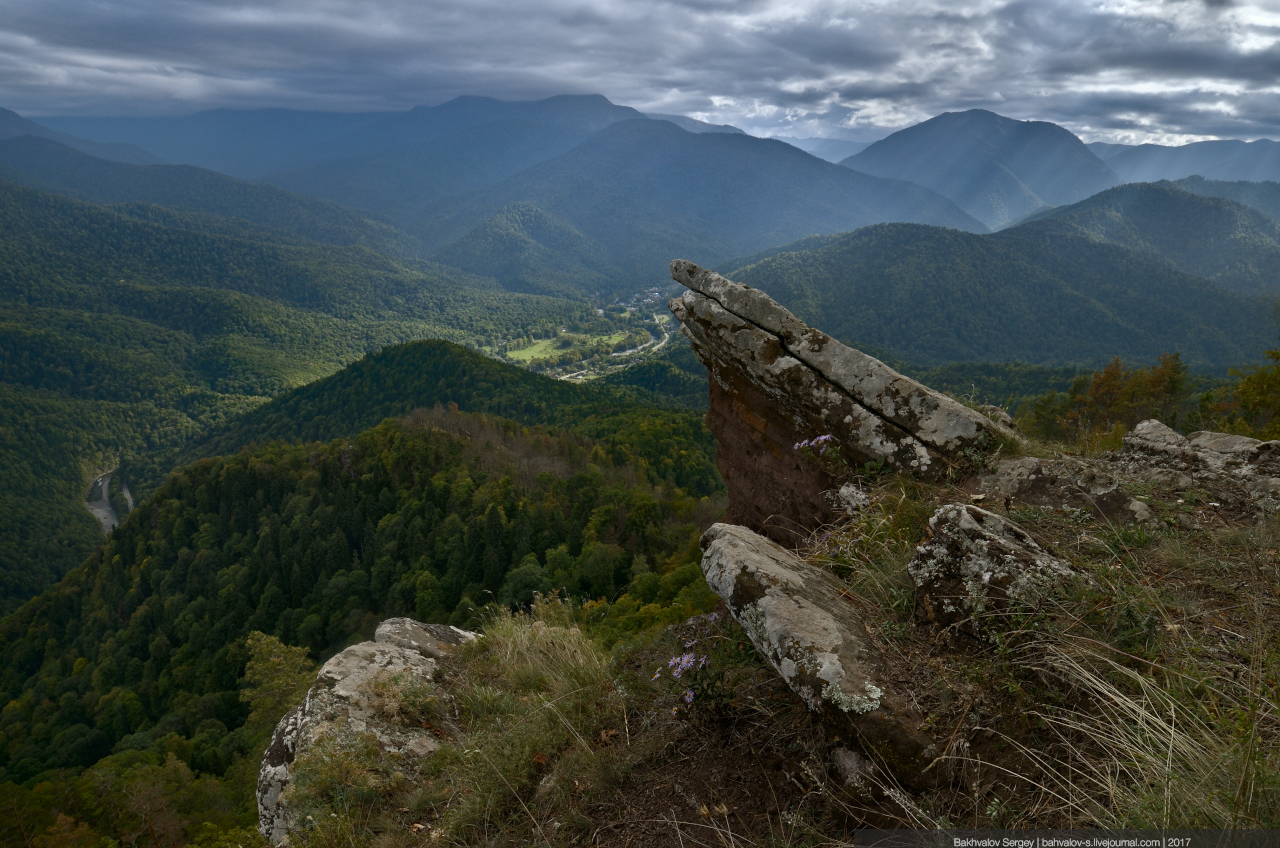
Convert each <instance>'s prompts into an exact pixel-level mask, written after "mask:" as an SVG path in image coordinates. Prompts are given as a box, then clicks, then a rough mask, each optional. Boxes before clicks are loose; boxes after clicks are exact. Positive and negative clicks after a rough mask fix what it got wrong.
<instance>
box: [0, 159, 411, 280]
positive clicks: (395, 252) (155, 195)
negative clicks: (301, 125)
mask: <svg viewBox="0 0 1280 848" xmlns="http://www.w3.org/2000/svg"><path fill="white" fill-rule="evenodd" d="M0 179H3V180H8V181H9V182H13V183H18V184H21V185H26V186H29V187H31V188H37V189H41V190H43V191H51V192H56V193H58V194H66V195H69V196H71V197H76V198H79V199H81V200H91V201H93V202H95V203H153V204H155V205H157V206H165V207H168V208H171V209H180V210H186V211H191V212H203V213H205V214H208V215H216V216H219V217H223V218H236V219H243V220H246V221H252V222H253V223H255V224H259V225H260V226H263V227H269V228H271V229H274V230H279V231H280V232H282V233H289V234H291V235H295V236H300V237H302V238H306V239H310V240H312V241H318V242H323V243H325V244H336V245H360V246H363V247H369V248H372V249H374V250H377V251H381V252H382V253H386V254H389V255H392V256H400V257H410V256H414V255H416V254H417V252H418V250H417V241H416V240H415V239H414V238H413V237H412V236H409V235H407V234H406V233H402V232H400V231H399V230H397V229H395V228H394V227H391V226H389V225H387V224H384V223H381V222H379V221H374V220H371V219H370V218H368V217H367V216H365V215H362V214H360V213H358V212H354V211H352V210H350V209H344V208H343V207H341V206H338V205H337V204H335V203H331V202H329V201H327V200H318V199H316V198H314V197H306V196H304V195H300V194H294V193H292V192H289V191H285V190H284V189H280V188H276V187H275V186H269V185H261V184H259V183H250V182H245V181H244V180H238V179H236V178H234V177H228V176H227V175H225V174H220V173H218V172H217V171H209V170H205V169H204V168H196V167H194V166H191V165H128V164H125V163H123V162H108V161H106V160H104V159H98V158H96V157H93V156H89V155H87V154H85V153H81V152H80V151H78V150H72V149H71V148H70V147H67V146H65V145H62V144H59V143H58V142H56V141H51V140H49V139H45V138H36V137H35V136H22V137H20V138H11V139H5V140H3V141H0Z"/></svg>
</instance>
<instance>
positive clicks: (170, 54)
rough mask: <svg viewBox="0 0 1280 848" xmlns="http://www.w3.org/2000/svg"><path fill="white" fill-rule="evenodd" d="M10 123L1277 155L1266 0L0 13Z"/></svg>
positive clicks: (328, 6) (335, 2)
mask: <svg viewBox="0 0 1280 848" xmlns="http://www.w3.org/2000/svg"><path fill="white" fill-rule="evenodd" d="M5 7H6V11H5V15H4V16H3V20H0V105H3V106H6V107H8V108H11V109H15V110H17V111H19V112H21V113H23V114H29V115H49V114H81V115H89V114H98V115H104V114H158V113H159V114H164V113H170V114H172V113H177V114H183V113H189V112H193V111H197V110H199V109H206V108H215V107H235V108H254V107H263V106H284V107H292V108H304V109H326V110H328V109H333V110H344V111H347V110H381V109H404V108H408V107H410V106H414V105H418V104H434V103H439V102H443V101H444V100H447V99H449V98H451V97H454V96H456V95H459V94H486V95H491V96H494V97H500V98H504V99H529V98H536V97H543V96H547V95H551V94H561V93H601V94H604V95H606V96H607V97H609V98H610V99H611V100H613V101H614V102H615V103H622V104H625V105H628V106H635V107H636V108H639V109H641V110H644V111H652V112H669V113H682V114H688V115H692V116H694V117H698V118H702V119H703V120H708V121H713V122H715V123H732V124H736V125H738V126H740V127H743V128H744V129H746V130H748V131H750V132H754V133H757V134H762V135H763V134H780V135H802V136H803V135H825V136H833V137H843V138H852V139H859V138H862V139H869V138H878V137H880V136H882V135H884V134H885V133H886V132H887V131H889V130H891V129H894V128H898V127H901V126H904V125H907V124H910V123H915V122H917V121H919V120H923V119H925V118H928V117H931V116H933V115H936V114H938V113H939V112H944V111H951V110H960V109H970V108H987V109H991V110H993V111H997V112H1000V113H1001V114H1005V115H1008V116H1010V117H1015V118H1024V119H1028V118H1036V119H1043V120H1050V121H1055V122H1057V123H1060V124H1063V125H1064V126H1067V127H1068V128H1070V129H1072V130H1074V131H1075V132H1077V133H1078V134H1080V135H1081V136H1083V137H1084V138H1085V139H1086V140H1103V141H1124V142H1136V141H1157V142H1165V143H1181V142H1186V141H1193V140H1198V139H1202V138H1217V137H1223V138H1249V139H1252V138H1258V137H1274V138H1280V0H1261V2H1259V1H1258V0H1255V2H1248V3H1246V2H1237V3H1231V2H1223V0H1211V2H1205V0H1076V2H1070V0H1012V2H1001V1H998V0H989V1H988V2H984V0H952V1H951V2H944V1H943V0H884V1H883V2H881V0H871V2H840V0H519V2H516V0H501V2H499V1H498V0H451V2H441V0H127V1H126V0H8V2H6V4H5Z"/></svg>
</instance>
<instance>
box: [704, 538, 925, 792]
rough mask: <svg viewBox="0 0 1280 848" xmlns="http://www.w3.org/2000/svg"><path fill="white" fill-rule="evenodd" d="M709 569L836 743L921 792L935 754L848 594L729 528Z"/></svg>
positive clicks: (754, 638)
mask: <svg viewBox="0 0 1280 848" xmlns="http://www.w3.org/2000/svg"><path fill="white" fill-rule="evenodd" d="M702 549H703V556H702V571H703V574H704V575H705V576H706V578H707V585H709V586H710V587H711V588H712V589H713V590H714V591H715V592H716V594H718V595H719V596H720V597H721V598H723V599H724V602H725V604H726V605H727V606H728V607H729V611H730V612H731V613H732V614H733V617H734V618H735V619H736V620H737V621H738V622H739V623H740V624H741V625H742V627H743V629H744V630H745V631H746V633H747V635H748V637H749V638H750V639H751V643H752V644H753V645H754V646H755V648H756V650H757V651H758V652H759V653H760V655H761V656H763V657H764V658H765V659H766V660H768V662H769V663H770V665H772V666H773V668H774V669H776V670H777V672H778V674H780V675H782V679H783V680H785V681H786V683H787V685H788V686H789V687H791V689H792V691H794V692H795V693H796V694H798V695H799V696H800V697H801V699H803V700H804V702H805V704H806V705H808V707H809V708H810V709H811V710H813V711H814V712H815V713H817V714H818V715H819V716H821V718H822V721H823V723H824V724H825V725H826V726H827V727H828V729H829V731H830V733H829V736H828V740H829V741H830V742H833V743H840V742H842V741H846V742H848V743H850V744H853V745H855V746H856V747H858V748H859V749H861V750H863V751H865V752H867V753H868V754H870V755H871V757H872V760H873V761H874V762H878V763H881V764H883V765H885V766H887V767H888V768H889V769H890V770H891V771H892V772H893V774H894V776H895V777H896V778H897V779H898V780H900V781H902V782H903V783H904V784H906V785H907V786H914V787H919V786H921V785H922V784H923V782H924V781H925V769H926V768H927V767H928V765H929V763H930V762H932V761H933V759H934V758H935V756H936V749H935V746H934V742H933V740H932V739H931V738H930V737H929V736H928V735H926V734H925V733H923V732H922V731H921V730H920V729H919V728H920V723H921V721H922V718H923V717H922V716H920V715H919V714H918V711H917V710H916V709H915V708H914V707H913V706H912V705H911V704H910V703H909V702H908V701H907V699H905V698H903V697H902V696H901V695H900V694H899V693H897V692H895V691H893V687H892V686H891V685H890V683H889V679H888V678H889V675H888V672H887V670H886V667H885V664H884V661H883V659H882V657H881V656H880V654H879V652H878V651H877V650H876V648H875V646H874V645H873V644H872V642H871V640H870V639H869V638H868V636H867V632H868V631H867V629H866V625H865V623H864V622H863V621H862V620H861V618H860V617H859V615H858V613H857V610H856V609H855V607H854V606H853V605H851V604H850V603H849V601H848V600H847V597H846V596H847V592H846V591H845V590H844V589H842V588H841V587H840V585H839V583H838V582H837V581H836V579H835V577H834V576H833V575H832V574H831V573H830V572H828V571H826V570H825V569H822V568H819V567H817V566H813V565H810V564H808V563H806V562H804V561H802V560H800V559H799V558H797V557H796V556H795V555H794V554H792V553H790V552H788V551H787V550H785V549H783V548H782V547H780V546H779V545H778V544H777V543H775V542H772V541H770V540H769V539H767V538H765V537H763V536H761V535H759V534H757V533H754V532H752V531H751V530H748V529H747V528H745V527H740V526H735V525H731V524H714V525H712V526H711V529H710V530H708V531H707V532H706V533H705V534H704V535H703V537H702Z"/></svg>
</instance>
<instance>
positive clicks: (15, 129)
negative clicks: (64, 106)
mask: <svg viewBox="0 0 1280 848" xmlns="http://www.w3.org/2000/svg"><path fill="white" fill-rule="evenodd" d="M24 135H33V136H36V137H37V138H47V139H51V140H53V141H56V142H59V143H60V144H65V145H67V146H68V147H72V148H75V149H76V150H79V151H81V152H82V153H87V154H89V155H90V156H97V157H98V158H100V159H109V160H111V161H113V162H128V163H130V164H133V165H153V164H159V163H161V162H163V161H164V160H163V159H161V158H160V157H159V156H156V155H154V154H152V153H149V152H148V151H146V150H143V149H142V148H140V147H137V146H135V145H132V144H119V143H106V144H104V143H102V142H98V141H90V140H88V139H85V138H78V137H76V136H74V135H67V134H66V133H60V132H57V131H56V130H51V129H49V128H48V127H45V126H42V125H40V124H37V123H36V122H35V121H30V120H27V119H26V118H24V117H22V116H21V115H19V114H18V113H17V112H11V111H9V110H8V109H0V139H4V138H18V137H19V136H24Z"/></svg>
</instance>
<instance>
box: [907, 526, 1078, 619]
mask: <svg viewBox="0 0 1280 848" xmlns="http://www.w3.org/2000/svg"><path fill="white" fill-rule="evenodd" d="M929 530H930V537H929V538H928V539H926V540H925V541H924V542H923V543H921V544H920V546H919V547H917V548H916V554H915V556H914V557H912V559H911V562H909V563H907V572H908V573H909V574H910V575H911V577H912V579H913V580H914V581H915V584H916V617H917V618H918V619H921V620H922V621H924V622H927V623H929V624H933V625H937V626H939V627H956V628H958V629H961V630H964V631H966V632H968V633H970V634H971V635H973V636H979V637H981V636H984V635H986V634H987V633H989V632H991V631H996V630H1003V629H1006V626H1007V624H1008V622H1009V616H1010V614H1012V613H1016V612H1020V611H1021V612H1029V611H1031V610H1033V609H1035V608H1036V606H1037V605H1039V603H1040V602H1041V601H1043V600H1044V599H1045V598H1046V597H1048V596H1049V595H1050V594H1052V593H1053V592H1054V591H1055V590H1056V589H1057V588H1058V587H1059V586H1061V585H1063V584H1064V583H1065V582H1066V581H1068V580H1070V579H1072V578H1074V577H1075V576H1076V572H1075V570H1073V569H1072V568H1071V566H1070V565H1068V564H1067V563H1066V562H1064V561H1062V560H1061V559H1059V558H1058V557H1056V556H1054V555H1053V553H1051V552H1050V551H1047V550H1045V549H1044V548H1042V547H1041V546H1040V545H1039V544H1037V543H1036V541H1035V540H1034V539H1032V538H1031V537H1030V536H1029V535H1027V533H1026V531H1025V530H1023V529H1022V528H1021V527H1019V526H1018V525H1016V524H1014V523H1013V522H1012V521H1010V520H1009V519H1007V518H1004V517H1002V516H999V515H996V514H995V513H994V512H988V511H987V510H985V509H981V508H979V507H976V506H973V505H971V504H947V505H945V506H942V507H939V508H938V510H937V511H936V512H934V514H933V516H932V517H931V518H930V519H929Z"/></svg>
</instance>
